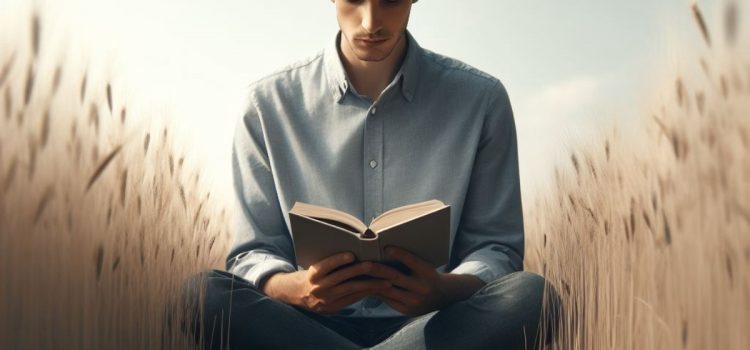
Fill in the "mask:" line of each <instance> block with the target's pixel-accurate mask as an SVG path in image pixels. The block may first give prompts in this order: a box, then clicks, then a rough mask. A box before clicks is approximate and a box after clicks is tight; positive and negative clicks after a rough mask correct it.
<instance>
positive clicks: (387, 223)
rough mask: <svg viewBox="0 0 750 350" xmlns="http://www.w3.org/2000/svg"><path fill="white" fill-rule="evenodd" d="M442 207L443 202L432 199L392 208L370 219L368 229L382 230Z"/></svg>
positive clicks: (443, 205)
mask: <svg viewBox="0 0 750 350" xmlns="http://www.w3.org/2000/svg"><path fill="white" fill-rule="evenodd" d="M443 207H445V204H443V202H441V201H439V200H437V199H433V200H429V201H425V202H420V203H414V204H409V205H404V206H401V207H398V208H394V209H391V210H389V211H387V212H385V213H383V214H382V215H380V216H378V217H377V218H375V219H374V220H372V222H371V223H370V229H371V230H373V231H375V232H378V231H382V230H384V229H386V228H388V227H391V226H393V225H398V224H400V223H403V222H406V221H409V220H411V219H414V218H415V217H418V216H422V215H424V214H427V213H430V212H433V211H436V210H438V209H440V208H443Z"/></svg>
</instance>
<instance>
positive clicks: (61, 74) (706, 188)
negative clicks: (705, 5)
mask: <svg viewBox="0 0 750 350" xmlns="http://www.w3.org/2000/svg"><path fill="white" fill-rule="evenodd" d="M726 6H727V9H726V11H727V13H730V12H731V11H732V7H736V6H737V4H736V3H734V2H729V3H728V5H726ZM735 10H736V9H735ZM684 15H685V16H693V18H694V19H695V23H696V28H697V29H698V30H697V31H696V33H697V34H696V40H701V41H702V42H703V44H704V45H705V55H697V56H696V57H692V56H688V57H685V58H684V59H685V60H686V63H687V64H686V66H689V67H694V69H688V70H685V71H684V72H682V73H681V74H679V75H677V76H674V77H671V78H669V79H667V83H666V84H664V85H663V86H655V87H654V90H655V91H654V93H655V94H663V95H664V96H668V98H666V99H664V100H661V102H659V103H654V104H653V106H651V109H650V110H648V111H646V112H644V115H645V118H646V121H647V122H646V125H648V128H647V130H644V133H645V135H647V136H646V137H644V139H643V142H644V144H642V145H640V146H641V148H642V149H645V150H648V151H647V152H640V151H636V150H635V148H633V147H632V146H631V145H629V143H628V140H624V139H623V138H622V136H621V135H620V134H619V133H618V131H617V130H616V129H615V130H613V131H611V132H610V133H608V134H606V135H603V136H602V139H601V141H600V142H599V143H598V144H596V145H594V146H586V147H581V148H580V149H577V150H576V151H574V152H573V153H572V154H571V155H570V158H569V159H568V160H567V161H566V162H565V163H563V164H559V167H558V169H557V171H556V172H555V174H554V177H555V188H554V190H553V191H551V192H549V193H546V194H545V195H544V196H541V197H540V198H539V199H538V200H537V201H536V202H534V203H525V204H526V207H525V210H524V215H525V218H526V223H527V224H526V226H527V227H526V231H527V244H526V268H527V269H529V270H531V271H536V272H538V273H540V274H543V275H544V276H546V278H547V279H548V280H549V281H550V282H551V284H552V285H553V286H554V287H555V288H556V289H557V291H558V292H559V294H560V296H561V298H562V304H563V307H564V314H563V317H562V318H561V319H560V320H559V322H558V323H556V324H555V328H556V329H557V333H558V336H557V339H556V341H555V342H553V343H552V344H551V345H549V348H553V349H750V332H747V330H748V329H750V314H749V311H750V267H749V266H750V176H748V174H750V152H749V151H750V116H748V115H747V114H748V112H749V111H750V60H747V58H743V57H740V55H739V54H738V51H734V50H732V49H731V48H732V47H733V45H735V44H736V42H737V41H738V39H737V37H739V34H738V33H737V31H738V30H737V26H738V23H737V22H738V19H737V18H735V17H733V16H727V17H726V19H725V22H727V23H724V26H723V27H722V28H723V30H721V31H718V30H717V31H716V32H712V31H711V28H710V26H709V25H707V23H706V21H705V20H704V18H703V16H702V15H701V11H700V9H699V8H698V7H697V6H695V5H694V6H693V7H692V8H688V9H686V12H685V14H684ZM43 18H44V17H43V13H34V14H31V15H30V16H29V20H28V25H27V26H26V27H25V28H24V30H23V31H20V32H19V35H18V38H19V39H18V40H17V41H14V42H6V43H0V194H1V197H0V278H1V279H2V283H0V348H2V349H47V348H50V349H155V348H165V349H185V348H190V347H191V346H192V345H191V343H190V342H189V340H187V339H186V338H185V337H183V336H182V335H181V332H180V329H179V324H180V323H181V321H182V319H183V318H185V317H194V315H186V314H185V313H184V312H183V311H182V310H180V308H179V305H177V307H172V308H169V307H167V306H169V305H171V303H170V301H172V300H175V296H176V293H177V291H178V290H179V286H180V284H181V283H182V281H183V280H184V279H185V278H186V277H187V276H189V275H192V274H194V273H196V272H198V271H202V270H205V269H208V268H216V267H221V266H222V265H223V260H224V257H225V256H226V253H227V249H228V246H229V244H230V241H231V232H230V230H229V228H228V223H229V222H230V215H231V213H230V212H229V211H227V209H225V207H226V203H219V202H217V201H216V200H215V199H214V198H212V197H211V195H210V190H209V189H208V188H206V186H205V185H203V183H202V182H201V178H200V172H199V171H197V169H199V168H200V164H194V163H191V162H190V160H189V159H190V157H189V155H186V154H185V152H184V149H185V148H184V147H180V145H176V144H175V143H174V142H173V141H172V138H171V137H170V132H169V127H168V125H167V123H165V122H161V121H159V120H160V119H159V118H157V117H158V116H137V118H136V117H135V116H133V115H129V110H128V105H127V104H126V103H124V102H123V101H124V99H123V98H122V96H121V94H120V92H119V91H120V90H118V86H117V85H116V84H113V83H112V81H111V80H110V79H108V78H107V77H106V75H103V74H101V72H97V71H92V70H89V69H87V68H85V67H84V68H82V69H81V68H77V67H74V66H72V65H70V64H67V63H66V61H65V60H64V59H58V58H56V57H55V55H53V54H51V53H49V52H47V51H46V50H45V48H46V47H47V44H46V43H47V41H45V38H44V37H43V36H42V34H41V33H43V31H42V30H41V28H42V27H43V25H44V20H43ZM21 32H22V33H24V34H23V35H21ZM717 34H718V35H717ZM718 41H724V42H725V43H726V45H724V46H720V45H718V44H717V42H718ZM130 113H131V114H132V112H130ZM144 120H146V121H144Z"/></svg>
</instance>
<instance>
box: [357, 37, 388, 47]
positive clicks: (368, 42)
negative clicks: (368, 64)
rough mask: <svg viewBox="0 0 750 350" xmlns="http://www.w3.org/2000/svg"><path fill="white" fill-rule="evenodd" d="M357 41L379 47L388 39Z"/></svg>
mask: <svg viewBox="0 0 750 350" xmlns="http://www.w3.org/2000/svg"><path fill="white" fill-rule="evenodd" d="M357 40H359V41H361V42H362V43H364V44H365V45H367V46H375V45H379V44H382V43H384V42H386V41H387V40H388V39H386V38H380V39H357Z"/></svg>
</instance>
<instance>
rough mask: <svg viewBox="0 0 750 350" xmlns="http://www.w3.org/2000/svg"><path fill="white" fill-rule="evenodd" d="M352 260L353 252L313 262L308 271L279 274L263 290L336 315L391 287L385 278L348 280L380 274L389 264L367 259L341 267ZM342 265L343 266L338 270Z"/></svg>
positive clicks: (382, 273)
mask: <svg viewBox="0 0 750 350" xmlns="http://www.w3.org/2000/svg"><path fill="white" fill-rule="evenodd" d="M353 261H354V255H352V254H351V253H340V254H336V255H333V256H330V257H328V258H326V259H323V260H321V261H320V262H318V263H315V264H313V265H311V266H310V267H309V268H308V269H307V270H301V271H296V272H291V273H276V274H274V275H273V276H271V277H270V278H269V279H268V280H267V281H266V283H265V284H264V285H263V292H264V293H265V294H266V295H268V296H271V297H274V298H276V299H279V300H282V301H284V302H286V303H288V304H292V305H296V306H299V307H302V308H304V309H307V310H310V311H313V312H317V313H322V314H334V313H337V312H338V311H339V310H341V309H342V308H344V307H345V306H347V305H350V304H352V303H354V302H356V301H358V300H360V299H362V298H364V297H366V296H368V295H373V294H374V293H376V292H378V291H380V290H383V289H385V288H388V287H390V286H391V284H390V282H388V281H385V280H383V279H382V278H377V279H372V280H367V281H346V280H348V279H350V278H352V277H355V276H360V275H370V276H373V277H381V276H383V275H384V274H385V273H386V270H385V269H386V268H387V267H386V266H383V265H380V264H374V263H372V262H368V261H365V262H361V263H354V264H352V265H351V266H346V267H342V266H343V265H346V264H349V263H352V262H353ZM339 267H341V268H340V269H338V270H337V268H339ZM334 270H335V271H334Z"/></svg>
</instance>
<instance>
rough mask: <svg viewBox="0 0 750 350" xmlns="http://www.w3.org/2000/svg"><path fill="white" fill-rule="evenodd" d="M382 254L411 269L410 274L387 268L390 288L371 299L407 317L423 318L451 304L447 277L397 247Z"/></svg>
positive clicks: (390, 248) (389, 248)
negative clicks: (421, 316) (422, 316)
mask: <svg viewBox="0 0 750 350" xmlns="http://www.w3.org/2000/svg"><path fill="white" fill-rule="evenodd" d="M386 254H388V255H389V256H390V257H391V258H393V259H395V260H398V261H400V262H402V263H403V264H404V265H406V266H407V267H408V268H409V269H411V275H405V274H403V273H400V272H398V271H397V270H396V269H391V270H392V271H391V272H390V273H388V274H387V275H388V277H386V280H387V281H389V282H390V283H391V287H388V288H385V289H382V290H380V291H378V292H376V293H375V294H373V296H375V297H377V298H378V299H380V300H382V301H383V302H385V303H386V304H388V305H389V306H390V307H392V308H393V309H395V310H397V311H399V312H401V313H402V314H404V315H407V316H418V315H423V314H426V313H428V312H432V311H435V310H438V309H440V308H442V307H443V306H445V305H447V304H449V303H451V302H453V301H455V300H454V297H453V296H452V295H451V294H452V293H450V290H451V289H452V288H451V286H450V285H449V284H450V280H451V279H450V278H448V277H447V275H450V274H444V273H438V272H437V271H436V270H435V268H434V267H433V266H432V265H431V264H429V263H428V262H426V261H424V260H422V259H420V258H419V257H417V256H416V255H414V254H412V253H410V252H408V251H406V250H404V249H401V248H397V247H393V246H389V247H387V248H386Z"/></svg>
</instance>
